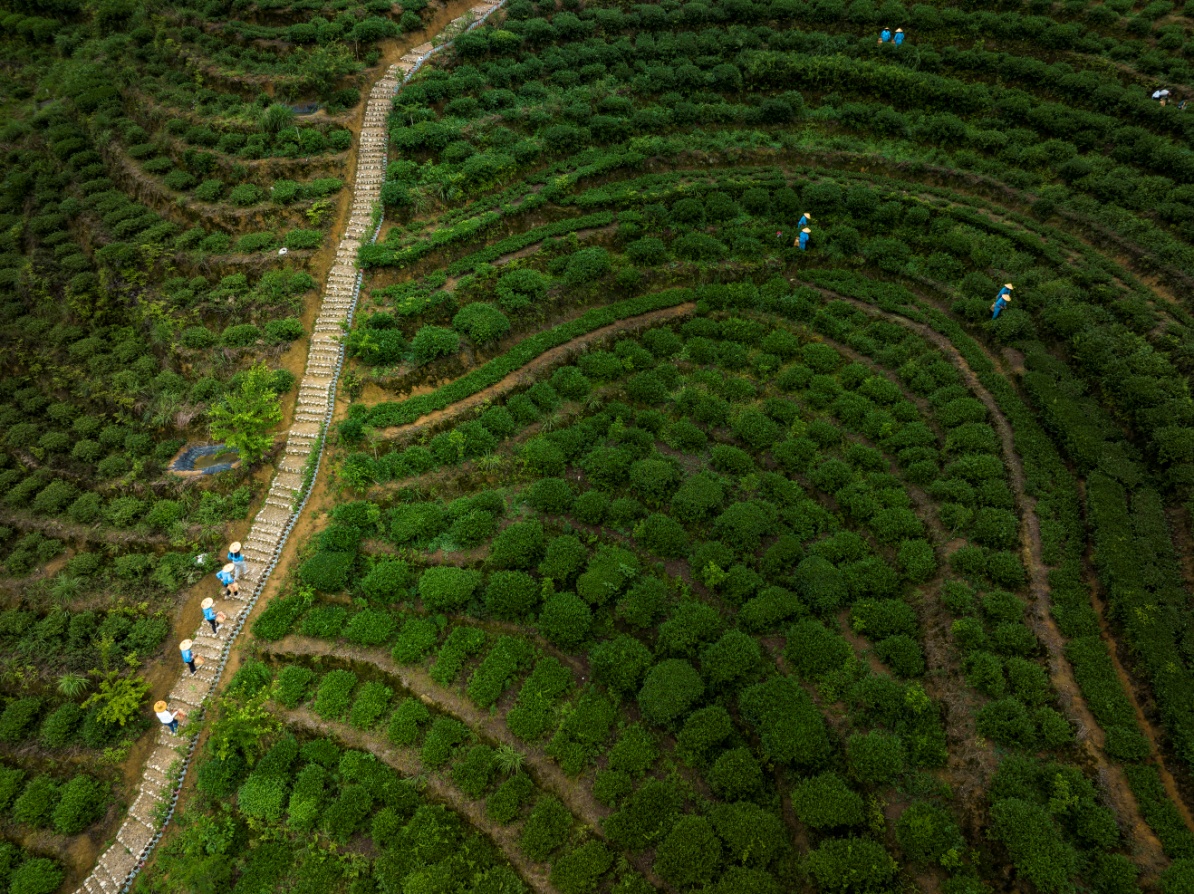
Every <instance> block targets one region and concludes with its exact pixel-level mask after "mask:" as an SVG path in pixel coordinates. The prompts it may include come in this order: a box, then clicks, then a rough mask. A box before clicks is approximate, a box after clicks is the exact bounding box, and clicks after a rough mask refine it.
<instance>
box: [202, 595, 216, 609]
mask: <svg viewBox="0 0 1194 894" xmlns="http://www.w3.org/2000/svg"><path fill="white" fill-rule="evenodd" d="M215 604H216V601H215V600H214V599H212V598H211V597H210V596H208V597H207V598H206V599H204V600H203V601H202V602H201V603H199V607H200V608H211V607H212V606H213V605H215Z"/></svg>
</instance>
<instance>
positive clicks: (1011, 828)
mask: <svg viewBox="0 0 1194 894" xmlns="http://www.w3.org/2000/svg"><path fill="white" fill-rule="evenodd" d="M991 832H992V835H993V837H994V838H995V839H996V840H998V841H1001V842H1003V844H1004V846H1005V847H1006V848H1007V850H1008V853H1009V855H1010V856H1011V858H1012V863H1013V864H1015V867H1016V870H1017V872H1019V874H1020V875H1021V876H1022V877H1023V878H1024V879H1026V880H1027V881H1029V882H1031V883H1032V884H1034V885H1035V886H1036V887H1037V888H1038V889H1040V890H1041V891H1043V892H1061V891H1068V890H1070V887H1071V879H1072V877H1073V875H1074V872H1075V870H1076V869H1077V865H1078V855H1077V854H1076V853H1075V852H1074V849H1073V847H1072V846H1071V845H1070V844H1068V843H1067V842H1066V841H1065V840H1064V838H1063V837H1062V834H1061V830H1060V829H1059V828H1058V827H1057V825H1056V824H1055V823H1054V821H1053V818H1052V817H1051V816H1050V815H1049V812H1048V811H1047V810H1045V808H1043V807H1040V806H1038V805H1036V804H1032V803H1029V802H1028V801H1024V800H1021V799H1019V798H1005V799H1003V800H1000V801H996V802H995V804H993V805H992V807H991Z"/></svg>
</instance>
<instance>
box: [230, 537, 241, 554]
mask: <svg viewBox="0 0 1194 894" xmlns="http://www.w3.org/2000/svg"><path fill="white" fill-rule="evenodd" d="M228 551H229V552H234V553H238V552H240V541H239V540H233V541H232V542H231V543H230V544H228Z"/></svg>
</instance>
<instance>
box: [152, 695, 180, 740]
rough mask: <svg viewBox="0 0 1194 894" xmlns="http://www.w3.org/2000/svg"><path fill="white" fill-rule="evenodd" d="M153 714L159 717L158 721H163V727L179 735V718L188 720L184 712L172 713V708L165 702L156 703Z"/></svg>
mask: <svg viewBox="0 0 1194 894" xmlns="http://www.w3.org/2000/svg"><path fill="white" fill-rule="evenodd" d="M153 712H154V713H155V714H157V715H158V720H160V721H162V726H164V727H166V729H168V730H170V732H171V733H174V734H177V733H178V718H180V717H181V718H182V719H183V720H186V718H187V715H186V714H185V713H184V712H182V711H171V710H170V706H169V705H168V704H166V703H165V702H154V705H153Z"/></svg>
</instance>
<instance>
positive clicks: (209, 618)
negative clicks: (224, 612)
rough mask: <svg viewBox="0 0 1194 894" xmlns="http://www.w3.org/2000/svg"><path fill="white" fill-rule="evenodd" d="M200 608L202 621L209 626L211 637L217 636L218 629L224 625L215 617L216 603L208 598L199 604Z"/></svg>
mask: <svg viewBox="0 0 1194 894" xmlns="http://www.w3.org/2000/svg"><path fill="white" fill-rule="evenodd" d="M200 608H202V609H203V620H204V621H206V622H207V623H208V624H210V625H211V635H212V636H217V635H218V634H219V632H220V628H221V627H223V626H224V625H223V624H221V623H220V619H219V618H218V617H216V601H215V600H214V599H212V598H211V597H210V596H208V597H207V598H206V599H204V600H203V602H202V603H200Z"/></svg>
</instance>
